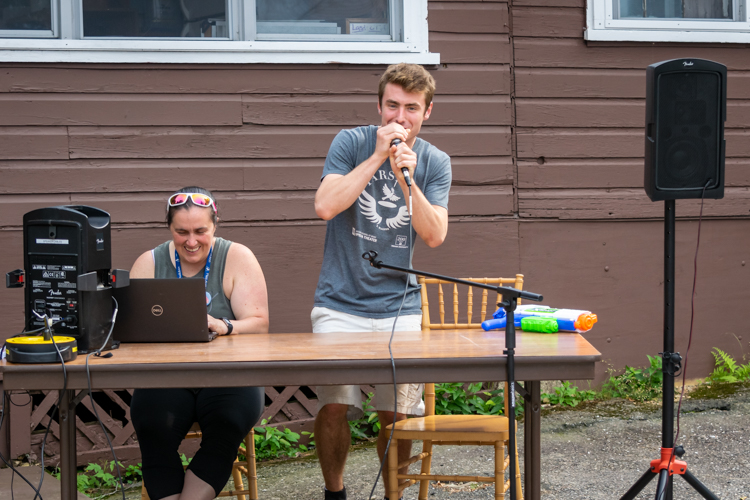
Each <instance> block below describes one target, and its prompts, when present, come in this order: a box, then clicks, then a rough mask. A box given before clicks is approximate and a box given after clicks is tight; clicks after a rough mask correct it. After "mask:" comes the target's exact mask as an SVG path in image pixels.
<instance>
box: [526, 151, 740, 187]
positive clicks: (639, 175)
mask: <svg viewBox="0 0 750 500" xmlns="http://www.w3.org/2000/svg"><path fill="white" fill-rule="evenodd" d="M643 173H644V165H643V159H642V158H637V159H636V158H623V159H614V160H610V159H578V160H555V159H552V160H545V161H543V162H539V161H527V160H520V161H519V162H518V188H519V189H555V188H558V189H559V188H571V189H586V188H642V187H643ZM724 185H725V186H727V187H746V186H750V159H747V158H736V159H732V158H730V159H729V160H727V161H726V165H725V179H724Z"/></svg>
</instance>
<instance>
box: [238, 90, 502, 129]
mask: <svg viewBox="0 0 750 500" xmlns="http://www.w3.org/2000/svg"><path fill="white" fill-rule="evenodd" d="M433 103H434V109H433V111H432V114H431V115H430V118H429V120H430V125H510V124H511V105H510V97H509V96H500V95H490V96H452V95H436V96H435V98H434V99H433ZM377 106H378V98H377V94H374V95H369V96H360V95H342V96H288V95H268V96H254V95H253V96H250V95H247V96H243V97H242V107H243V121H244V122H245V123H249V124H253V125H339V126H345V125H352V126H357V125H369V124H372V125H379V124H380V116H379V115H378V108H377Z"/></svg>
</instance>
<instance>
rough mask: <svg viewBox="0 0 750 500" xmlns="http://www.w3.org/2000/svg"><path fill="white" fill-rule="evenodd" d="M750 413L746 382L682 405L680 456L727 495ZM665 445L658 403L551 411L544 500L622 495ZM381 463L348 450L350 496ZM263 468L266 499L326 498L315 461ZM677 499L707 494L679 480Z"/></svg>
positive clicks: (738, 494)
mask: <svg viewBox="0 0 750 500" xmlns="http://www.w3.org/2000/svg"><path fill="white" fill-rule="evenodd" d="M748 417H750V387H749V386H748V385H746V386H745V387H744V388H740V389H739V390H738V392H737V393H735V394H734V395H730V396H725V397H722V398H720V399H697V398H690V399H686V400H685V402H684V403H683V409H682V415H681V418H680V427H681V430H680V433H681V436H682V437H681V438H680V444H682V445H683V446H684V447H685V449H686V451H687V453H686V454H685V456H684V457H683V460H685V461H686V462H687V463H688V467H689V470H690V471H691V472H692V473H693V474H694V475H695V476H696V477H697V478H698V479H699V480H700V481H701V482H703V483H704V484H705V485H706V486H707V487H708V488H709V489H710V490H711V491H713V492H714V494H716V495H717V496H718V497H719V498H721V499H722V500H744V499H750V458H748V453H747V451H748V448H749V447H750V418H748ZM520 430H521V431H522V428H521V429H520ZM660 447H661V406H660V404H653V403H648V404H634V403H631V402H627V401H617V400H616V401H609V402H605V403H602V402H599V403H596V404H588V403H587V404H585V405H582V406H581V407H579V408H575V409H570V410H564V411H551V412H548V413H547V414H546V415H544V417H543V418H542V498H545V499H555V500H568V499H569V500H583V499H591V500H594V499H596V500H598V499H602V500H603V499H607V500H610V499H613V498H614V499H616V498H620V497H621V496H622V495H623V494H624V493H625V492H626V491H627V490H628V488H630V486H631V485H632V484H633V483H634V482H635V481H636V480H637V479H638V478H639V477H640V476H641V474H643V473H644V472H645V471H646V469H647V468H648V464H649V462H650V461H651V460H652V459H654V458H658V453H659V448H660ZM521 449H522V448H521ZM437 450H438V451H437V452H436V457H435V459H434V462H433V463H434V466H435V468H434V470H435V471H440V472H445V473H454V472H455V473H462V474H467V473H471V474H488V475H489V474H491V473H492V470H493V462H492V452H491V449H490V448H488V447H470V446H466V447H438V448H437ZM519 451H520V450H519ZM521 461H523V458H521ZM377 467H378V462H377V454H376V453H375V449H374V448H372V447H369V448H360V449H356V450H353V451H352V452H351V454H350V456H349V459H348V461H347V468H346V478H345V482H346V486H347V490H348V492H349V498H350V499H366V498H368V495H369V493H370V490H371V488H372V483H373V481H374V478H375V475H376V474H377ZM258 475H259V482H258V484H259V490H260V491H259V493H260V495H259V496H260V498H261V499H263V500H287V499H296V500H319V499H322V498H323V494H322V484H323V480H322V476H321V474H320V469H319V467H318V463H317V461H316V460H315V459H307V460H304V459H303V460H298V461H292V462H284V463H277V464H261V465H260V467H259V470H258ZM655 491H656V481H652V482H651V483H650V484H649V485H648V486H647V487H646V488H645V489H644V490H643V492H642V493H641V494H640V495H639V496H638V499H639V500H641V499H653V498H654V494H655ZM375 492H376V493H375V495H373V497H372V498H374V499H382V498H383V489H382V487H381V485H380V484H379V485H378V487H377V488H376V490H375ZM416 498H417V488H416V487H412V488H409V489H408V490H406V492H405V495H404V500H412V499H416ZM430 498H431V499H435V500H439V499H451V500H462V499H472V500H482V499H492V498H494V488H492V487H489V488H479V489H477V485H476V484H474V485H472V484H448V485H439V486H437V487H431V488H430ZM674 498H675V499H680V500H690V499H699V498H702V497H701V496H700V495H698V494H697V493H696V492H695V491H694V490H693V489H692V488H690V487H689V486H688V485H687V483H686V482H685V481H684V480H682V479H681V478H678V479H676V480H675V488H674Z"/></svg>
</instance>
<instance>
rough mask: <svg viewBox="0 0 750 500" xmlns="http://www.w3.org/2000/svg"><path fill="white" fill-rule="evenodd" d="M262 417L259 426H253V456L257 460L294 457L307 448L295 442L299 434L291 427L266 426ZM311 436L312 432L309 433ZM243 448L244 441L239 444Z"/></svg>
mask: <svg viewBox="0 0 750 500" xmlns="http://www.w3.org/2000/svg"><path fill="white" fill-rule="evenodd" d="M267 423H268V421H267V420H266V419H263V420H262V421H261V423H260V425H261V427H255V457H256V458H257V459H259V460H263V459H267V458H280V457H296V456H297V455H298V454H299V453H302V452H305V451H307V450H308V448H307V446H305V445H303V444H297V442H298V441H299V438H300V435H299V434H297V433H296V432H294V431H292V430H291V429H287V428H284V429H283V430H282V429H280V428H278V427H272V426H267V425H266V424H267ZM310 436H312V434H310ZM240 447H241V448H242V449H244V448H245V446H244V443H243V444H242V445H241V446H240Z"/></svg>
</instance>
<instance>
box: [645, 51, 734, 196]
mask: <svg viewBox="0 0 750 500" xmlns="http://www.w3.org/2000/svg"><path fill="white" fill-rule="evenodd" d="M646 84H647V86H646V159H645V176H644V177H645V179H644V187H645V189H646V194H647V195H648V197H649V198H651V200H652V201H658V200H676V199H684V198H700V197H701V196H702V195H703V194H704V189H705V198H723V197H724V154H725V142H724V122H725V121H726V117H727V68H726V66H724V65H723V64H719V63H716V62H713V61H706V60H704V59H673V60H671V61H662V62H659V63H656V64H652V65H651V66H649V67H648V68H647V69H646Z"/></svg>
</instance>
